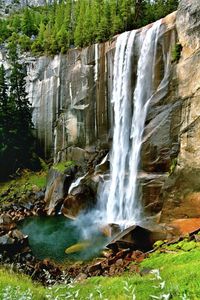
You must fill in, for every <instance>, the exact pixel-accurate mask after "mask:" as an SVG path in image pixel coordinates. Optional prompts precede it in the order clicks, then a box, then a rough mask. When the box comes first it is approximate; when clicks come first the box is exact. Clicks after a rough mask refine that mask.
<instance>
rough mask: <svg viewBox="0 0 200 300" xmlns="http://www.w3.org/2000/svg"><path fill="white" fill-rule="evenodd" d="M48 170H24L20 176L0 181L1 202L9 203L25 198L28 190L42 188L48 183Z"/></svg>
mask: <svg viewBox="0 0 200 300" xmlns="http://www.w3.org/2000/svg"><path fill="white" fill-rule="evenodd" d="M46 176H47V172H45V171H40V172H36V173H34V172H32V171H29V170H24V171H23V172H22V173H21V175H20V177H18V178H17V179H12V180H9V181H7V182H2V183H0V203H1V202H2V203H7V202H10V201H12V202H13V201H15V202H16V199H17V198H18V199H21V198H23V194H25V193H27V192H28V191H30V192H31V191H33V190H35V191H36V190H40V189H42V188H44V187H45V185H46Z"/></svg>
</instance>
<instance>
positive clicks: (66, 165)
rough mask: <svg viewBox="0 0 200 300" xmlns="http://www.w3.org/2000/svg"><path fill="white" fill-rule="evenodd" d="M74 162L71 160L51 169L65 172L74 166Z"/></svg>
mask: <svg viewBox="0 0 200 300" xmlns="http://www.w3.org/2000/svg"><path fill="white" fill-rule="evenodd" d="M74 165H75V162H74V161H72V160H68V161H65V162H60V163H58V164H55V165H53V169H55V170H57V171H60V172H64V171H65V170H67V169H69V168H70V167H72V166H74Z"/></svg>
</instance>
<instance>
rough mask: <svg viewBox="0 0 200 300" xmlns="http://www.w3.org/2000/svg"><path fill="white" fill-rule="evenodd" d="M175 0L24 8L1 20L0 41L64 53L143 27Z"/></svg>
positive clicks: (70, 0) (82, 1)
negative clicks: (10, 41)
mask: <svg viewBox="0 0 200 300" xmlns="http://www.w3.org/2000/svg"><path fill="white" fill-rule="evenodd" d="M177 5H178V0H164V1H163V0H155V1H150V0H139V1H136V0H118V1H116V0H110V1H107V0H101V1H99V0H93V1H90V0H77V1H74V0H67V1H62V2H60V3H57V1H55V2H54V4H53V5H46V6H45V7H39V8H38V7H37V8H29V7H26V8H24V9H23V10H22V11H21V12H18V13H15V14H13V15H12V16H10V17H9V18H7V19H0V43H2V42H5V41H7V40H9V39H10V37H11V38H12V39H14V40H15V41H16V42H17V43H18V44H19V45H20V47H21V49H22V50H23V51H28V50H32V52H33V53H35V54H40V53H46V54H56V53H59V52H62V53H66V52H67V50H68V49H69V48H71V47H77V46H78V47H83V46H87V45H90V44H92V43H96V42H101V41H105V40H108V39H109V38H111V37H112V36H114V35H115V34H118V33H121V32H124V31H126V30H131V29H134V28H138V27H141V26H144V25H146V24H148V23H151V22H153V21H155V20H157V19H159V18H161V17H164V16H165V15H167V14H168V13H170V12H172V11H174V10H176V8H177Z"/></svg>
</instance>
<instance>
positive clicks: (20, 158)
mask: <svg viewBox="0 0 200 300" xmlns="http://www.w3.org/2000/svg"><path fill="white" fill-rule="evenodd" d="M9 58H10V62H11V74H10V95H9V103H10V104H12V106H14V108H13V110H14V112H13V113H14V120H13V124H12V126H13V128H12V130H13V133H14V134H13V136H12V139H11V141H12V143H13V145H12V147H13V149H14V153H13V157H12V158H11V159H12V162H13V164H12V170H13V171H14V170H15V169H16V168H18V167H23V166H26V165H28V162H29V159H30V158H31V155H32V151H33V135H32V129H33V124H32V114H31V105H30V103H29V101H28V98H27V93H26V81H25V77H26V68H25V66H23V65H22V64H20V63H19V58H18V53H17V48H16V45H15V44H14V43H12V42H11V43H10V44H9Z"/></svg>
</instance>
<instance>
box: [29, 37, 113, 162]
mask: <svg viewBox="0 0 200 300" xmlns="http://www.w3.org/2000/svg"><path fill="white" fill-rule="evenodd" d="M113 47H114V43H112V42H107V43H105V44H100V45H97V44H96V45H92V46H90V47H88V48H85V49H83V50H79V49H73V50H70V51H69V52H68V54H67V55H65V56H63V55H58V56H55V57H54V58H47V57H40V58H39V59H37V60H35V61H33V62H32V63H31V64H29V66H28V84H27V91H28V93H29V98H30V100H31V102H32V104H33V121H34V123H35V125H36V130H37V136H38V138H39V141H40V143H41V145H42V148H43V149H44V150H45V156H46V157H48V156H51V155H54V158H55V160H61V159H63V160H64V159H66V153H68V152H69V150H68V147H69V146H76V147H81V148H84V147H85V146H88V145H94V144H95V145H96V144H97V143H99V144H101V145H102V144H103V143H104V142H107V138H108V133H109V128H110V127H111V126H110V123H111V108H110V102H109V100H108V99H110V97H111V89H112V63H113V51H114V49H113ZM79 152H81V151H79ZM76 153H77V151H76ZM68 154H69V153H68ZM74 159H76V157H74Z"/></svg>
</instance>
